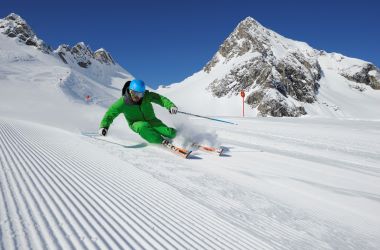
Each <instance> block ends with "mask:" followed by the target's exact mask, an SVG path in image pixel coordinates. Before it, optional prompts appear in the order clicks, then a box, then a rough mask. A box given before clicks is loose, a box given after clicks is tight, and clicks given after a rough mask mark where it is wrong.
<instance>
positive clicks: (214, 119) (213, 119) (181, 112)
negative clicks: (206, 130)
mask: <svg viewBox="0 0 380 250" xmlns="http://www.w3.org/2000/svg"><path fill="white" fill-rule="evenodd" d="M177 112H178V113H180V114H184V115H191V116H195V117H200V118H205V119H209V120H212V121H217V122H225V123H229V124H233V125H238V124H237V123H233V122H229V121H224V120H220V119H216V118H211V117H207V116H201V115H195V114H191V113H187V112H183V111H177Z"/></svg>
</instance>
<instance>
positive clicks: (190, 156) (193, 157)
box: [187, 154, 203, 160]
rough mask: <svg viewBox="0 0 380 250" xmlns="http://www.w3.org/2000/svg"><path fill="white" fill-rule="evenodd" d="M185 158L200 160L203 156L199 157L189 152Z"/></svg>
mask: <svg viewBox="0 0 380 250" xmlns="http://www.w3.org/2000/svg"><path fill="white" fill-rule="evenodd" d="M187 159H190V160H202V159H203V158H202V157H199V156H197V155H194V154H190V155H189V157H188V158H187Z"/></svg>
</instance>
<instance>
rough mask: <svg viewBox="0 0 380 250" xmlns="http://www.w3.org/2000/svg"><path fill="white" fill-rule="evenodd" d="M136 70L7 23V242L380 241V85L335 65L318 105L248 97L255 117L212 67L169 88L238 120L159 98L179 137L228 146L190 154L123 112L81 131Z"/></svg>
mask: <svg viewBox="0 0 380 250" xmlns="http://www.w3.org/2000/svg"><path fill="white" fill-rule="evenodd" d="M328 63H329V62H328V61H327V62H325V63H324V62H322V61H321V65H324V66H323V67H325V68H327V67H328ZM125 72H126V71H125ZM125 72H124V71H123V72H122V74H121V75H124V77H125V78H123V77H120V74H113V73H112V72H110V73H109V74H111V75H112V77H110V78H108V76H109V75H107V76H105V78H103V79H110V80H109V81H110V82H97V81H96V79H95V78H92V77H91V75H89V73H86V71H85V70H80V69H79V70H78V69H75V68H72V67H69V66H68V65H65V64H63V63H62V62H61V61H60V60H59V59H58V58H56V57H54V56H51V55H45V54H43V53H41V52H39V51H38V50H36V49H35V48H33V47H28V46H25V45H22V44H19V43H17V42H16V41H15V40H14V39H9V38H7V37H5V36H3V35H2V34H0V100H1V105H0V165H1V168H0V200H1V201H2V202H0V249H379V248H380V214H379V212H378V211H380V164H379V163H380V119H379V117H380V115H379V113H378V112H379V111H378V110H376V105H377V107H378V104H379V99H378V94H377V93H375V92H374V91H372V90H368V91H365V92H364V94H365V95H364V96H362V94H363V92H359V91H357V90H355V89H352V88H349V87H348V85H347V82H343V81H341V80H342V79H341V78H338V76H337V75H334V73H333V72H329V71H328V70H326V71H325V70H324V72H325V74H332V76H333V77H337V78H336V79H337V80H339V82H336V81H327V80H326V79H325V80H324V79H322V81H321V90H320V91H321V92H320V95H321V97H320V98H321V103H317V104H316V105H314V106H311V107H308V110H311V111H313V112H314V114H313V113H312V112H311V113H312V115H310V116H308V117H302V118H256V117H253V116H255V113H254V112H255V111H252V110H249V109H248V108H246V114H247V115H248V116H249V117H248V118H241V117H239V115H240V112H241V97H240V96H232V97H231V98H230V99H228V98H222V99H216V98H213V97H210V95H209V94H208V93H207V92H206V91H205V89H204V88H205V83H206V80H207V77H209V76H208V75H207V74H203V73H197V74H195V75H193V76H191V77H190V78H188V79H186V80H185V81H184V82H183V83H182V84H177V85H172V86H170V87H167V88H161V89H159V90H158V91H159V92H160V93H163V94H165V95H168V96H169V97H170V98H171V99H172V101H174V102H175V103H176V104H177V105H178V106H179V107H180V109H182V110H184V111H188V112H194V113H199V114H205V115H212V114H214V115H218V116H221V117H222V118H223V119H226V120H229V121H232V122H236V123H238V125H237V126H235V125H229V124H224V123H218V122H214V121H210V120H205V119H198V118H197V119H195V118H191V117H189V116H185V115H180V114H177V115H176V116H172V115H169V114H168V112H167V110H165V109H163V108H161V107H158V106H155V108H156V113H157V115H158V116H159V117H160V118H161V119H162V120H163V121H164V122H166V123H167V124H168V125H170V126H175V127H176V128H178V131H179V136H178V138H176V139H175V141H174V142H175V143H176V144H179V145H183V146H186V145H188V143H189V141H190V140H196V141H198V142H203V143H208V144H212V145H222V146H223V147H224V148H225V149H226V150H227V151H226V154H225V155H224V156H222V157H218V156H216V155H211V154H207V153H203V152H194V154H193V157H192V158H191V159H188V160H185V159H182V158H180V157H178V156H176V155H174V154H172V153H170V152H167V151H165V150H164V149H162V148H160V147H159V146H152V145H148V144H147V143H145V142H144V141H143V140H142V139H141V138H140V137H139V136H138V135H136V134H134V133H133V132H132V131H131V130H130V129H129V128H128V127H127V124H126V122H125V119H124V118H123V117H122V116H119V117H118V118H116V119H115V121H114V124H113V125H112V127H111V129H110V134H109V136H108V137H107V138H106V139H108V140H111V141H112V142H113V143H108V142H104V141H100V140H95V139H93V138H90V137H87V136H84V135H82V134H81V132H86V131H89V132H94V131H96V130H97V129H98V124H99V122H100V120H101V118H102V116H103V114H104V112H105V110H106V107H107V106H108V105H109V103H112V101H114V100H116V99H117V98H118V96H119V95H120V89H121V87H122V85H123V83H124V81H125V79H128V77H131V76H130V75H128V74H127V73H125ZM61 79H62V80H61ZM329 79H334V78H329ZM111 82H112V84H111ZM342 91H344V92H343V93H342ZM87 93H91V96H92V97H93V98H94V99H93V100H92V101H90V102H86V101H85V100H84V96H85V95H86V94H87ZM344 95H347V97H348V99H350V100H351V99H354V100H356V101H357V102H351V101H350V100H347V99H346V98H344V97H343V96H344ZM355 98H356V99H355ZM322 102H326V103H327V102H328V104H329V106H328V107H327V106H326V105H325V104H323V103H322ZM358 102H361V103H360V105H358ZM334 105H335V106H336V107H338V108H339V109H338V111H334V107H335V106H334ZM356 106H360V107H362V106H365V107H368V109H360V107H357V108H355V107H356Z"/></svg>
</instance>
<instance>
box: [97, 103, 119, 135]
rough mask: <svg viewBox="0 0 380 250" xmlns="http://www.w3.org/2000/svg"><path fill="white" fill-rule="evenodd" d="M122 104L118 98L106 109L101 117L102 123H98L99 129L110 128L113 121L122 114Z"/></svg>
mask: <svg viewBox="0 0 380 250" xmlns="http://www.w3.org/2000/svg"><path fill="white" fill-rule="evenodd" d="M123 102H124V100H123V98H120V99H119V100H117V101H116V102H114V103H113V104H112V105H111V107H109V108H108V110H107V112H106V113H105V115H104V116H103V119H102V121H101V122H100V127H101V128H107V129H108V128H109V127H110V126H111V124H112V122H113V120H114V119H115V118H116V117H117V116H118V115H119V114H120V113H121V112H122V107H123Z"/></svg>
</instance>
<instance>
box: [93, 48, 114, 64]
mask: <svg viewBox="0 0 380 250" xmlns="http://www.w3.org/2000/svg"><path fill="white" fill-rule="evenodd" d="M94 57H95V59H96V60H98V61H99V62H101V63H105V64H109V65H110V64H115V61H114V60H113V58H112V56H111V54H110V53H108V52H107V51H106V50H105V49H103V48H100V49H98V50H97V51H95V53H94Z"/></svg>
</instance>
